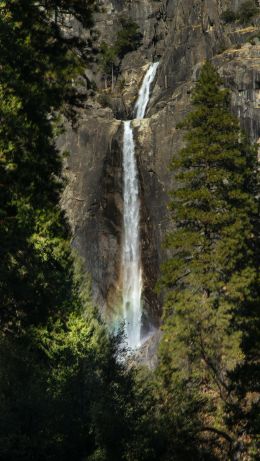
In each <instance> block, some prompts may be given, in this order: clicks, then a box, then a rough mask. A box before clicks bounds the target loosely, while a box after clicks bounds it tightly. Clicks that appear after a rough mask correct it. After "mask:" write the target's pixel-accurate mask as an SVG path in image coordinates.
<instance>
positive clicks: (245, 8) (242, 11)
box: [237, 0, 259, 24]
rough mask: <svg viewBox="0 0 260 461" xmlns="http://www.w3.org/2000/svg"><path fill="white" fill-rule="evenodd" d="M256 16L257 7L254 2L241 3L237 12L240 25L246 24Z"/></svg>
mask: <svg viewBox="0 0 260 461" xmlns="http://www.w3.org/2000/svg"><path fill="white" fill-rule="evenodd" d="M257 14H259V7H258V6H256V2H255V1H254V0H247V1H246V2H243V3H242V4H241V6H240V8H239V9H238V12H237V16H238V19H239V21H240V23H241V24H247V23H248V22H249V21H250V20H251V19H252V18H253V17H254V16H256V15H257Z"/></svg>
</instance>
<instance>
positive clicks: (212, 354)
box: [160, 62, 259, 459]
mask: <svg viewBox="0 0 260 461" xmlns="http://www.w3.org/2000/svg"><path fill="white" fill-rule="evenodd" d="M192 105H193V110H192V111H191V113H190V114H189V115H188V116H187V117H186V118H185V120H184V122H183V123H182V124H181V127H182V128H185V129H186V130H187V132H186V134H185V147H184V148H183V149H181V150H180V152H179V153H178V154H177V155H176V156H174V158H173V161H172V164H171V169H172V171H173V174H174V180H175V183H176V188H175V189H174V190H173V191H172V192H171V196H170V197H171V200H170V210H171V216H172V221H173V230H172V232H171V233H170V234H169V235H168V236H167V239H166V247H167V248H168V249H170V250H172V257H171V258H169V259H168V261H167V262H166V263H165V264H164V266H163V268H162V281H161V283H162V286H164V288H165V289H166V290H167V296H166V302H165V306H164V317H163V329H164V337H163V339H162V345H161V363H160V371H161V375H162V377H163V380H164V386H166V388H167V386H168V388H169V389H171V392H174V390H173V389H172V386H173V383H175V385H177V384H178V385H181V383H182V385H183V389H186V391H185V390H184V392H187V391H188V392H190V390H193V392H195V396H196V399H197V400H198V402H203V405H202V406H201V405H200V410H199V411H198V422H197V426H198V427H197V430H198V432H201V434H202V433H206V434H207V436H208V437H209V434H211V433H212V434H213V433H215V435H219V436H220V438H222V437H223V442H224V441H225V440H226V444H227V450H229V455H228V456H231V452H232V450H233V447H234V444H233V437H234V438H235V436H236V435H235V434H233V435H232V436H230V434H228V433H227V426H226V417H227V414H230V413H232V411H234V408H238V407H239V404H238V401H239V398H238V397H237V394H236V393H235V392H234V386H233V384H234V383H232V380H231V373H232V372H234V371H235V370H238V369H241V368H243V366H244V364H245V363H248V361H249V357H250V356H252V348H251V346H250V345H249V343H248V338H249V337H250V335H251V334H252V333H253V332H255V333H257V326H256V319H257V316H256V299H257V298H256V297H257V294H256V286H257V270H256V268H257V265H256V226H255V221H256V215H257V202H256V198H255V197H256V184H257V182H256V171H257V163H256V157H257V155H256V148H255V146H252V145H251V144H250V142H249V141H248V138H247V137H246V135H245V134H244V133H242V132H241V130H240V128H239V122H238V120H237V119H236V118H235V117H234V116H233V115H232V114H231V112H230V95H229V91H228V90H227V89H224V88H223V87H222V82H221V79H220V77H219V75H218V74H217V72H216V70H215V69H214V67H213V66H212V65H211V64H210V63H209V62H207V63H206V64H205V65H204V66H203V68H202V70H201V74H200V77H199V80H198V82H197V84H196V86H195V89H194V92H193V96H192ZM258 338H259V330H258ZM254 353H255V348H254ZM250 360H251V361H252V357H251V359H250ZM254 360H256V357H255V356H254ZM251 390H253V388H252V387H251ZM218 431H219V433H218ZM233 431H235V429H234V425H233ZM231 434H232V433H231ZM225 456H227V452H226V454H224V457H225ZM225 459H227V458H225Z"/></svg>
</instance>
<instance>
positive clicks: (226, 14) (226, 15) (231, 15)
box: [220, 10, 237, 24]
mask: <svg viewBox="0 0 260 461" xmlns="http://www.w3.org/2000/svg"><path fill="white" fill-rule="evenodd" d="M220 18H221V19H222V21H223V22H224V23H226V24H228V23H230V22H235V21H236V19H237V16H236V13H235V12H234V11H232V10H226V11H223V13H222V14H221V16H220Z"/></svg>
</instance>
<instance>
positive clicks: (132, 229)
mask: <svg viewBox="0 0 260 461" xmlns="http://www.w3.org/2000/svg"><path fill="white" fill-rule="evenodd" d="M158 65H159V63H158V62H157V63H152V64H151V65H150V66H149V69H148V71H147V72H146V74H145V77H144V79H143V82H142V85H141V88H140V90H139V94H138V98H137V102H136V105H135V109H134V114H135V118H138V119H142V118H144V116H145V111H146V108H147V105H148V102H149V96H150V87H151V84H152V82H153V80H154V78H155V75H156V71H157V67H158ZM123 200H124V209H123V245H122V261H121V270H122V283H123V286H122V304H123V319H122V320H123V322H124V333H125V338H126V343H127V346H128V347H129V348H130V349H132V350H137V349H138V348H139V347H140V346H141V345H142V342H143V341H144V340H145V339H147V337H146V338H142V335H141V330H142V288H143V281H142V258H141V241H140V198H139V179H138V169H137V162H136V157H135V143H134V135H133V130H132V127H131V121H130V120H128V121H125V122H124V138H123Z"/></svg>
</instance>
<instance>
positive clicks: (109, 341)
mask: <svg viewBox="0 0 260 461" xmlns="http://www.w3.org/2000/svg"><path fill="white" fill-rule="evenodd" d="M97 8H98V5H97V4H96V3H95V0H93V1H90V0H80V1H77V0H45V1H42V2H41V1H37V2H36V1H33V0H27V1H26V2H24V1H22V0H9V1H1V2H0V69H1V72H0V118H1V125H0V175H1V178H0V197H1V202H0V223H1V226H0V252H1V267H0V274H1V276H0V294H1V297H0V299H1V316H0V327H1V328H0V357H1V358H0V459H1V460H2V461H16V460H17V461H29V460H32V461H48V460H49V461H51V460H53V461H61V460H62V461H66V460H68V461H87V460H88V461H153V460H154V461H186V460H187V461H192V460H194V461H196V460H198V461H199V460H205V461H214V460H216V461H217V460H224V461H225V460H234V461H235V460H243V461H246V460H257V459H259V433H260V419H259V418H260V414H259V382H260V376H259V350H260V325H259V311H258V307H259V280H258V271H257V269H258V251H257V249H258V243H259V242H258V203H257V197H258V191H257V146H256V145H254V144H252V143H251V142H250V140H249V138H248V136H247V135H246V133H245V132H244V131H243V130H241V129H240V124H239V121H238V119H237V118H236V117H235V116H234V115H233V114H232V112H231V109H230V92H229V90H228V89H227V88H225V87H224V85H223V81H222V80H221V78H220V76H219V74H218V72H217V71H216V69H215V67H214V66H213V65H212V64H211V63H210V62H209V61H206V62H205V64H204V65H203V67H202V69H201V71H200V74H199V77H198V80H197V82H196V85H195V87H194V90H193V92H192V95H191V103H192V110H191V112H190V113H189V114H188V115H187V116H186V117H185V118H184V119H183V121H182V122H181V123H180V124H179V126H178V130H180V132H181V133H183V135H184V140H185V146H184V147H183V148H182V149H181V150H180V151H179V152H177V153H176V152H173V156H172V158H173V160H172V163H171V165H170V168H171V174H172V176H173V177H174V180H175V181H176V183H177V184H178V187H177V188H175V189H174V190H172V191H171V192H169V207H170V215H171V220H172V230H171V232H169V233H168V234H167V235H166V238H165V242H164V246H165V248H166V249H167V254H168V255H169V257H168V259H167V261H165V263H164V264H163V265H162V267H161V276H160V278H159V280H158V283H157V290H158V292H160V294H161V296H163V299H164V302H163V306H164V307H163V316H162V326H161V329H162V339H161V342H160V346H159V350H158V359H157V366H156V367H155V369H152V370H150V369H149V368H147V367H146V366H142V365H140V364H138V363H136V364H135V363H134V361H133V360H132V359H131V357H130V358H129V355H128V351H127V348H126V347H125V346H124V342H123V332H121V333H119V334H116V335H113V334H111V333H110V332H109V330H108V329H107V327H106V325H105V324H104V322H103V320H102V317H101V315H100V313H99V310H98V308H97V307H96V306H95V305H94V303H93V301H92V297H91V280H90V277H89V275H88V274H86V273H85V271H84V268H83V266H84V265H83V262H82V260H81V258H80V257H79V256H78V255H77V253H76V251H73V250H72V249H71V231H70V228H69V225H68V222H67V220H66V217H65V215H64V212H63V211H62V209H61V207H60V197H61V193H62V190H63V188H64V178H63V175H62V163H63V157H64V156H65V155H67V154H66V153H61V152H60V151H59V150H58V148H57V145H56V139H57V136H58V135H59V134H61V133H62V132H63V130H64V120H65V119H66V120H70V121H72V123H73V122H74V120H75V117H77V108H78V107H84V100H85V99H86V98H87V93H82V91H81V90H80V88H81V85H80V82H81V81H82V79H83V80H84V78H85V75H84V69H85V68H87V67H88V66H90V63H91V62H92V61H96V60H97V59H99V60H100V62H101V65H102V66H104V69H108V70H107V73H108V74H109V73H110V71H111V67H109V63H112V64H113V63H114V64H113V66H114V68H115V74H113V78H114V75H116V73H117V72H118V61H116V59H115V55H116V54H117V55H118V56H119V57H122V56H123V55H124V53H126V52H127V51H128V49H129V46H130V49H131V47H132V49H133V48H134V47H135V46H137V44H138V43H139V41H140V39H141V36H140V34H139V33H138V31H137V28H136V26H135V25H134V24H132V23H131V24H130V26H129V24H128V27H125V29H124V30H125V32H121V34H119V36H118V37H117V41H116V47H115V49H113V50H112V49H108V48H107V47H106V46H105V45H104V43H102V44H101V46H100V47H99V45H97V44H96V43H95V29H94V26H95V24H94V17H95V16H94V12H95V11H96V10H97ZM65 13H66V14H69V15H70V16H71V17H73V18H74V19H75V20H77V21H78V22H79V23H81V25H82V26H84V27H85V28H86V29H88V30H89V38H88V40H87V41H86V40H82V39H81V38H80V37H75V36H71V35H70V34H69V33H68V32H67V31H66V23H64V21H63V18H64V14H65ZM133 38H134V39H133ZM108 79H109V76H108ZM112 84H113V82H112ZM91 91H93V92H94V91H95V88H94V87H93V88H91ZM89 245H91V242H89Z"/></svg>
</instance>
